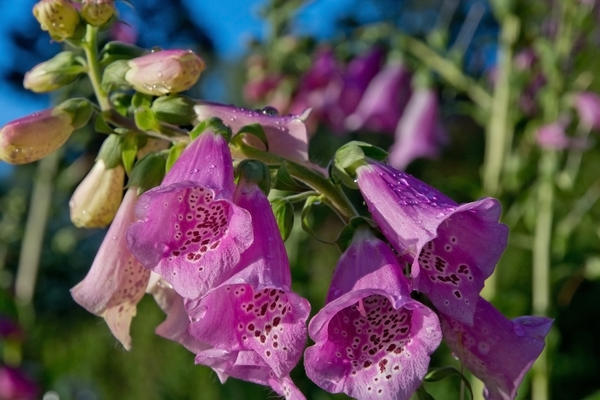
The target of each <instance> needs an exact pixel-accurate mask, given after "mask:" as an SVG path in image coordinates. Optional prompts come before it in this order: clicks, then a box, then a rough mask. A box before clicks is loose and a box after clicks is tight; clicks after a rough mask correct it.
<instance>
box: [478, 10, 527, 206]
mask: <svg viewBox="0 0 600 400" xmlns="http://www.w3.org/2000/svg"><path fill="white" fill-rule="evenodd" d="M518 32H519V20H518V19H517V18H516V17H515V16H511V15H509V16H507V17H506V18H505V19H504V21H503V24H502V34H501V48H500V50H499V53H500V57H501V59H500V62H499V71H498V80H497V82H496V84H495V86H494V97H493V98H492V109H491V112H490V114H489V121H488V126H487V132H486V135H487V137H486V143H485V155H484V164H483V189H484V191H485V193H486V194H487V195H490V196H494V195H496V194H497V193H498V192H499V190H500V175H501V173H502V167H503V164H504V160H505V159H506V155H507V153H508V152H509V151H510V148H509V147H508V146H510V144H511V143H510V142H512V124H510V121H509V108H510V80H511V72H512V52H513V45H514V42H515V40H516V39H517V36H518Z"/></svg>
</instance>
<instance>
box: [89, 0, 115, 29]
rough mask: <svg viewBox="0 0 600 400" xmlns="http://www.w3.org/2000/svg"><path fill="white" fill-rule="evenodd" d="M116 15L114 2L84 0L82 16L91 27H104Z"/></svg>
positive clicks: (111, 0)
mask: <svg viewBox="0 0 600 400" xmlns="http://www.w3.org/2000/svg"><path fill="white" fill-rule="evenodd" d="M114 13H115V4H114V2H113V0H83V1H82V2H81V16H82V17H83V19H85V21H86V22H87V23H89V24H91V25H94V26H100V25H104V24H105V23H107V22H108V20H109V19H110V18H111V17H112V16H113V15H114Z"/></svg>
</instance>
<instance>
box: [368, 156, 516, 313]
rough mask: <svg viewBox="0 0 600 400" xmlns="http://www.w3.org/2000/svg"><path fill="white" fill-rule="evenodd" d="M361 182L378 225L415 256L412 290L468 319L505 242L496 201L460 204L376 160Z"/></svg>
mask: <svg viewBox="0 0 600 400" xmlns="http://www.w3.org/2000/svg"><path fill="white" fill-rule="evenodd" d="M357 175H358V186H359V188H360V191H361V193H362V195H363V197H364V199H365V201H366V203H367V206H368V208H369V211H370V212H371V215H372V216H373V218H374V219H375V221H376V223H377V225H378V226H379V228H380V229H381V231H382V232H383V234H384V235H385V237H386V238H387V239H388V240H389V242H390V243H391V244H392V245H393V246H394V248H395V249H396V250H397V251H398V252H399V253H400V254H401V255H406V256H409V257H411V258H412V259H413V262H412V268H411V276H412V278H413V289H415V290H419V291H421V292H423V293H425V294H426V295H427V296H428V297H429V299H430V300H431V301H432V302H433V304H434V305H435V306H436V307H437V309H438V310H439V311H440V312H442V313H444V314H447V315H449V316H452V317H453V318H456V319H458V320H460V321H462V322H464V323H467V324H470V323H471V322H472V321H473V314H474V312H475V307H476V305H477V300H478V299H479V292H480V291H481V289H482V288H483V282H484V280H485V279H486V278H487V277H488V276H490V275H491V273H492V272H493V270H494V266H495V265H496V263H497V261H498V259H499V258H500V255H501V254H502V252H503V251H504V248H505V246H506V240H507V235H508V229H507V227H506V226H505V225H503V224H501V223H499V222H498V218H499V217H500V211H501V210H500V204H499V202H498V201H497V200H496V199H493V198H489V197H488V198H483V199H481V200H478V201H475V202H471V203H466V204H462V205H459V204H457V203H456V202H455V201H453V200H451V199H450V198H448V197H446V196H445V195H444V194H442V193H441V192H439V191H437V190H436V189H434V188H432V187H431V186H428V185H427V184H425V183H423V182H421V181H419V180H418V179H416V178H414V177H412V176H411V175H408V174H406V173H404V172H402V171H399V170H396V169H394V168H392V167H390V166H387V165H384V164H380V163H373V164H369V165H365V166H362V167H359V168H358V169H357Z"/></svg>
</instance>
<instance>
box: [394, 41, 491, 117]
mask: <svg viewBox="0 0 600 400" xmlns="http://www.w3.org/2000/svg"><path fill="white" fill-rule="evenodd" d="M400 43H401V46H402V47H403V48H404V50H406V51H408V52H409V53H411V54H412V55H413V56H415V57H416V58H418V59H419V61H421V62H422V63H423V64H425V65H427V66H428V67H429V68H431V69H432V70H434V71H435V72H437V73H438V74H439V75H440V76H441V77H442V78H444V79H445V80H446V81H447V82H448V83H450V84H451V85H452V86H454V87H455V88H457V89H458V90H460V91H462V92H465V93H466V94H467V96H469V97H470V98H471V100H473V102H475V103H476V104H477V105H478V106H479V107H481V108H483V109H484V110H487V109H489V108H490V105H491V102H492V99H491V97H490V95H489V93H488V92H487V91H486V90H485V89H483V88H482V87H481V86H480V85H479V84H478V83H477V82H476V81H475V80H474V79H472V78H471V77H469V76H467V75H465V74H464V73H463V72H462V71H461V69H460V68H458V67H457V66H456V65H455V64H454V63H453V62H451V61H450V60H447V59H446V58H444V57H442V56H441V55H439V54H438V53H437V52H435V51H434V50H433V49H431V48H430V47H429V46H427V45H426V44H425V43H423V42H421V41H420V40H417V39H415V38H412V37H410V36H405V35H402V36H401V40H400Z"/></svg>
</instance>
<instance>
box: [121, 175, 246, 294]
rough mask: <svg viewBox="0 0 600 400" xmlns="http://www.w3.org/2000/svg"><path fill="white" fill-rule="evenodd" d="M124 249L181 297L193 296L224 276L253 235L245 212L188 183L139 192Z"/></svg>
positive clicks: (224, 277)
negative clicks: (126, 247) (127, 246)
mask: <svg viewBox="0 0 600 400" xmlns="http://www.w3.org/2000/svg"><path fill="white" fill-rule="evenodd" d="M136 214H137V217H138V222H136V223H134V224H133V225H132V226H131V228H130V229H129V232H128V236H127V237H128V242H129V248H130V249H131V251H132V253H133V254H134V255H135V256H136V257H137V258H138V260H140V262H141V263H142V264H143V265H144V266H146V268H149V269H152V270H153V271H154V272H156V273H158V274H159V275H161V276H162V277H163V279H165V280H166V281H167V282H169V283H170V284H171V285H172V286H173V288H174V289H175V290H176V291H177V292H178V293H179V294H180V295H182V296H183V297H188V298H195V297H198V296H200V295H202V294H204V293H206V291H207V290H209V289H210V288H211V287H213V286H215V285H218V284H219V283H221V282H223V281H225V280H226V279H227V278H229V277H230V276H231V274H232V273H233V272H234V271H235V267H236V265H237V264H238V262H239V260H240V254H241V253H242V252H243V251H244V250H246V249H247V248H248V247H249V246H250V244H251V243H252V240H253V234H252V226H251V218H250V215H249V214H248V212H247V211H246V210H244V209H242V208H240V207H238V206H236V205H235V204H233V203H231V202H230V201H228V200H225V199H221V200H216V199H215V193H214V192H213V190H211V189H209V188H206V187H203V186H198V185H196V184H194V183H192V182H189V181H187V182H181V183H174V184H171V185H168V186H161V187H158V188H155V189H152V190H149V191H148V192H146V193H144V194H143V195H142V196H140V201H139V204H138V206H137V207H136Z"/></svg>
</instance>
